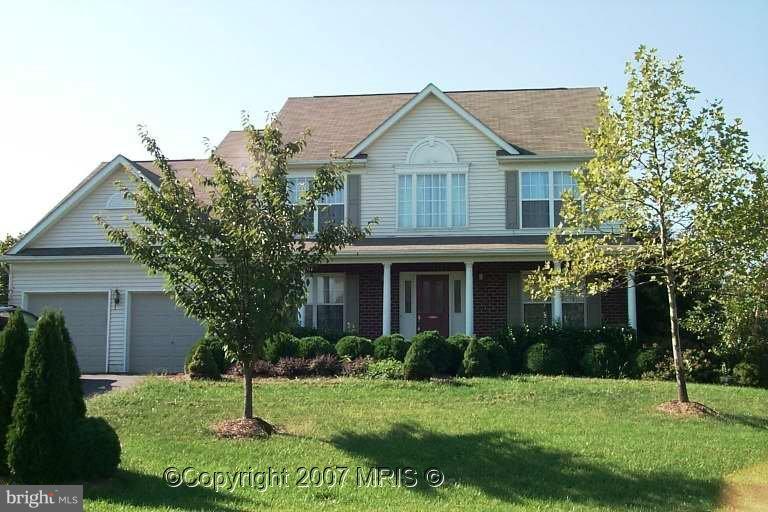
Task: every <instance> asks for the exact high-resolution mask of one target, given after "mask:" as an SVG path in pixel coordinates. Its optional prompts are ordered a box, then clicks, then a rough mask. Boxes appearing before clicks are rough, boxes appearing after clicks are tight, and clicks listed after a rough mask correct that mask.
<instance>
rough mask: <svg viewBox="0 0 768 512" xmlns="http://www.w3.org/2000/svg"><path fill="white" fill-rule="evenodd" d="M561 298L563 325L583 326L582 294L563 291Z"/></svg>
mask: <svg viewBox="0 0 768 512" xmlns="http://www.w3.org/2000/svg"><path fill="white" fill-rule="evenodd" d="M561 298H562V303H563V325H564V326H565V327H584V325H585V312H584V294H583V293H565V292H563V293H562V295H561Z"/></svg>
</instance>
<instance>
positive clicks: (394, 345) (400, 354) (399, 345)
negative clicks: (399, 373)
mask: <svg viewBox="0 0 768 512" xmlns="http://www.w3.org/2000/svg"><path fill="white" fill-rule="evenodd" d="M406 352H408V342H407V341H405V338H403V337H402V336H400V335H399V334H390V335H387V336H379V337H378V338H376V339H375V340H374V342H373V357H374V358H375V359H377V360H379V361H383V360H385V359H395V360H397V361H403V360H404V359H405V353H406Z"/></svg>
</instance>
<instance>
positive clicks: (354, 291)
mask: <svg viewBox="0 0 768 512" xmlns="http://www.w3.org/2000/svg"><path fill="white" fill-rule="evenodd" d="M344 330H345V331H346V330H351V331H352V332H359V331H360V274H345V275H344Z"/></svg>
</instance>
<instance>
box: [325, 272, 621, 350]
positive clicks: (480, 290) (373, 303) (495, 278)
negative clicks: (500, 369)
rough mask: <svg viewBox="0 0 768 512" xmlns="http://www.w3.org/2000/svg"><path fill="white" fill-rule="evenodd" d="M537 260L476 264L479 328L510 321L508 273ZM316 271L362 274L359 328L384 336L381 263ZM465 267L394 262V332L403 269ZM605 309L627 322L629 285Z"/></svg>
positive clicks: (609, 316)
mask: <svg viewBox="0 0 768 512" xmlns="http://www.w3.org/2000/svg"><path fill="white" fill-rule="evenodd" d="M539 265H540V263H537V262H481V263H475V265H474V272H473V276H474V309H475V319H474V324H475V332H476V333H477V335H479V336H491V335H493V334H495V333H496V332H498V331H499V330H500V329H502V328H503V327H504V326H506V324H507V274H508V273H510V272H521V271H526V270H534V269H536V268H537V267H538V266H539ZM315 271H316V272H343V273H354V274H358V276H359V279H360V297H359V301H360V302H359V304H360V306H359V307H360V309H359V315H360V319H359V321H360V325H359V332H360V334H361V335H362V336H365V337H366V338H371V339H373V338H376V337H378V336H381V324H382V304H383V293H384V290H383V283H382V280H383V275H384V269H383V266H382V265H381V264H377V263H370V264H368V263H366V264H328V265H320V266H318V267H317V268H316V269H315ZM449 271H462V272H463V271H464V263H460V262H459V263H394V264H392V332H398V331H399V329H400V272H449ZM601 312H602V317H603V323H604V324H606V325H626V324H627V292H626V288H617V289H613V290H611V291H609V292H607V293H606V294H605V295H603V297H602V301H601Z"/></svg>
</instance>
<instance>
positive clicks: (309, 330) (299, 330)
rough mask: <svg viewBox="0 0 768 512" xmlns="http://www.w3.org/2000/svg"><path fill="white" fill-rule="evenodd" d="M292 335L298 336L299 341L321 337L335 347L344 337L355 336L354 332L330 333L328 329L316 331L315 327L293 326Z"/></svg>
mask: <svg viewBox="0 0 768 512" xmlns="http://www.w3.org/2000/svg"><path fill="white" fill-rule="evenodd" d="M290 334H293V335H294V336H296V338H297V339H301V338H309V337H310V336H320V337H321V338H325V339H326V340H328V341H329V342H330V343H331V345H335V344H336V342H337V341H339V340H340V339H341V338H343V337H344V336H352V335H355V333H354V332H339V331H329V330H326V329H315V328H314V327H302V326H300V325H295V326H293V327H292V328H291V330H290Z"/></svg>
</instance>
